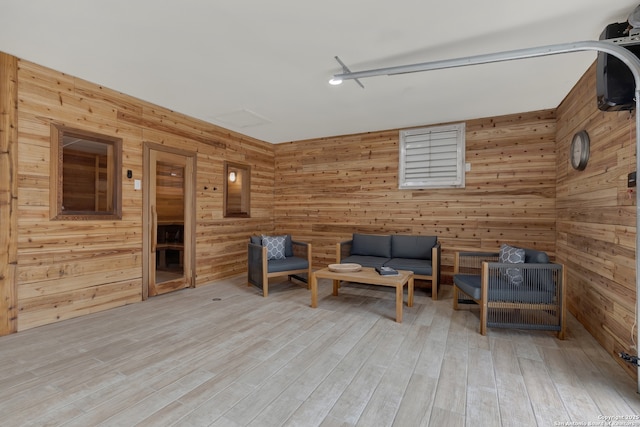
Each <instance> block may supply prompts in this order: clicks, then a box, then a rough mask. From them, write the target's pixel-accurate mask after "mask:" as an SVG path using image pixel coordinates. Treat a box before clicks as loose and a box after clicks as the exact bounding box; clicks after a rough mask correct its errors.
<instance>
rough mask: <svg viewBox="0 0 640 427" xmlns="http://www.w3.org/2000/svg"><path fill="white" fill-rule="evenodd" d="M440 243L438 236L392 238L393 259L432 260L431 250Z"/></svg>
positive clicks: (395, 236) (401, 236) (400, 236)
mask: <svg viewBox="0 0 640 427" xmlns="http://www.w3.org/2000/svg"><path fill="white" fill-rule="evenodd" d="M437 242H438V238H437V237H436V236H403V235H399V234H394V235H392V236H391V258H409V259H431V249H432V248H433V247H434V246H435V245H436V243H437Z"/></svg>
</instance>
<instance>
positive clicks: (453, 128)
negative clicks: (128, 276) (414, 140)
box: [398, 123, 466, 190]
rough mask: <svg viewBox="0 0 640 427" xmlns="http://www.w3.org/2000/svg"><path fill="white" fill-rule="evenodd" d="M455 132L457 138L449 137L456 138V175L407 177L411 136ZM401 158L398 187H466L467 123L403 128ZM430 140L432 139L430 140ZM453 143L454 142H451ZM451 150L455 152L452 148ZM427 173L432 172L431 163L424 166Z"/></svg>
mask: <svg viewBox="0 0 640 427" xmlns="http://www.w3.org/2000/svg"><path fill="white" fill-rule="evenodd" d="M450 132H455V138H448V139H449V140H452V141H453V140H455V152H456V155H455V166H456V171H455V177H454V176H453V175H454V174H451V176H449V177H444V178H437V177H430V178H425V179H420V180H418V179H416V180H411V179H409V178H407V165H406V163H407V160H408V157H407V156H408V154H407V144H409V143H410V142H409V141H407V139H408V138H409V137H415V136H419V135H429V138H426V139H430V136H431V135H434V134H438V133H450ZM398 138H399V144H398V145H399V160H398V188H399V189H401V190H408V189H414V190H416V189H438V188H465V174H466V164H465V151H466V124H465V123H454V124H447V125H437V126H426V127H421V128H413V129H403V130H400V132H399V137H398ZM426 139H425V143H427V141H426ZM429 142H430V141H429ZM451 145H453V143H452V144H451ZM450 152H453V150H451V151H450ZM424 168H425V169H426V172H427V173H431V172H430V170H429V165H426V166H425V167H424Z"/></svg>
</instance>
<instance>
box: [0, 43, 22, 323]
mask: <svg viewBox="0 0 640 427" xmlns="http://www.w3.org/2000/svg"><path fill="white" fill-rule="evenodd" d="M17 83H18V61H17V59H16V58H15V57H13V56H11V55H7V54H5V53H2V52H0V336H1V335H7V334H10V333H12V332H16V330H17V325H18V323H17V306H18V304H17V303H18V293H17V282H16V269H17V253H18V246H17V238H16V236H17V234H18V208H17V207H18V108H17V107H18V84H17Z"/></svg>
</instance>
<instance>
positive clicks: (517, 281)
mask: <svg viewBox="0 0 640 427" xmlns="http://www.w3.org/2000/svg"><path fill="white" fill-rule="evenodd" d="M524 259H525V251H524V249H520V248H514V247H513V246H509V245H506V244H502V245H501V246H500V253H499V255H498V260H499V262H501V263H504V264H524ZM502 273H503V276H504V277H505V278H506V279H507V280H508V281H509V283H510V284H512V285H513V286H520V285H521V284H522V281H523V280H524V279H523V278H522V272H521V271H520V269H519V268H507V269H505V270H504V271H503V272H502Z"/></svg>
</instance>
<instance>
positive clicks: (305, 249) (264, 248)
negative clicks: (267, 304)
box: [247, 234, 311, 297]
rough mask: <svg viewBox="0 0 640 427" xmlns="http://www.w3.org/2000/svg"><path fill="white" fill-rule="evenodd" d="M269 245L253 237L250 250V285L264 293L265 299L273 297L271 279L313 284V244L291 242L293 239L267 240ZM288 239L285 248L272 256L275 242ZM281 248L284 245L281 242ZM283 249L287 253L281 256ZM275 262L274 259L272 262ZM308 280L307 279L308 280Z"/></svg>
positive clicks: (248, 277)
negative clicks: (271, 294)
mask: <svg viewBox="0 0 640 427" xmlns="http://www.w3.org/2000/svg"><path fill="white" fill-rule="evenodd" d="M265 237H267V238H269V242H268V243H267V242H266V241H265V242H263V238H262V236H251V238H250V240H249V244H248V248H247V252H248V253H247V255H248V272H247V281H248V285H249V286H251V285H254V286H257V287H258V288H261V289H262V295H263V296H264V297H266V296H268V294H269V278H271V277H278V276H289V278H290V279H291V278H296V279H298V280H301V281H303V282H305V283H307V287H308V284H309V278H310V277H311V244H310V243H305V242H298V241H294V240H292V239H291V235H289V234H287V235H282V236H265ZM279 237H284V248H277V249H276V250H275V252H276V253H278V254H276V255H274V254H270V250H271V249H272V248H271V247H269V245H270V244H271V243H272V242H273V240H274V239H272V238H279ZM275 240H278V242H277V243H278V244H279V243H280V242H279V240H280V239H275ZM279 249H283V250H284V252H283V253H282V252H279ZM270 258H271V259H270ZM305 276H306V277H305Z"/></svg>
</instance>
